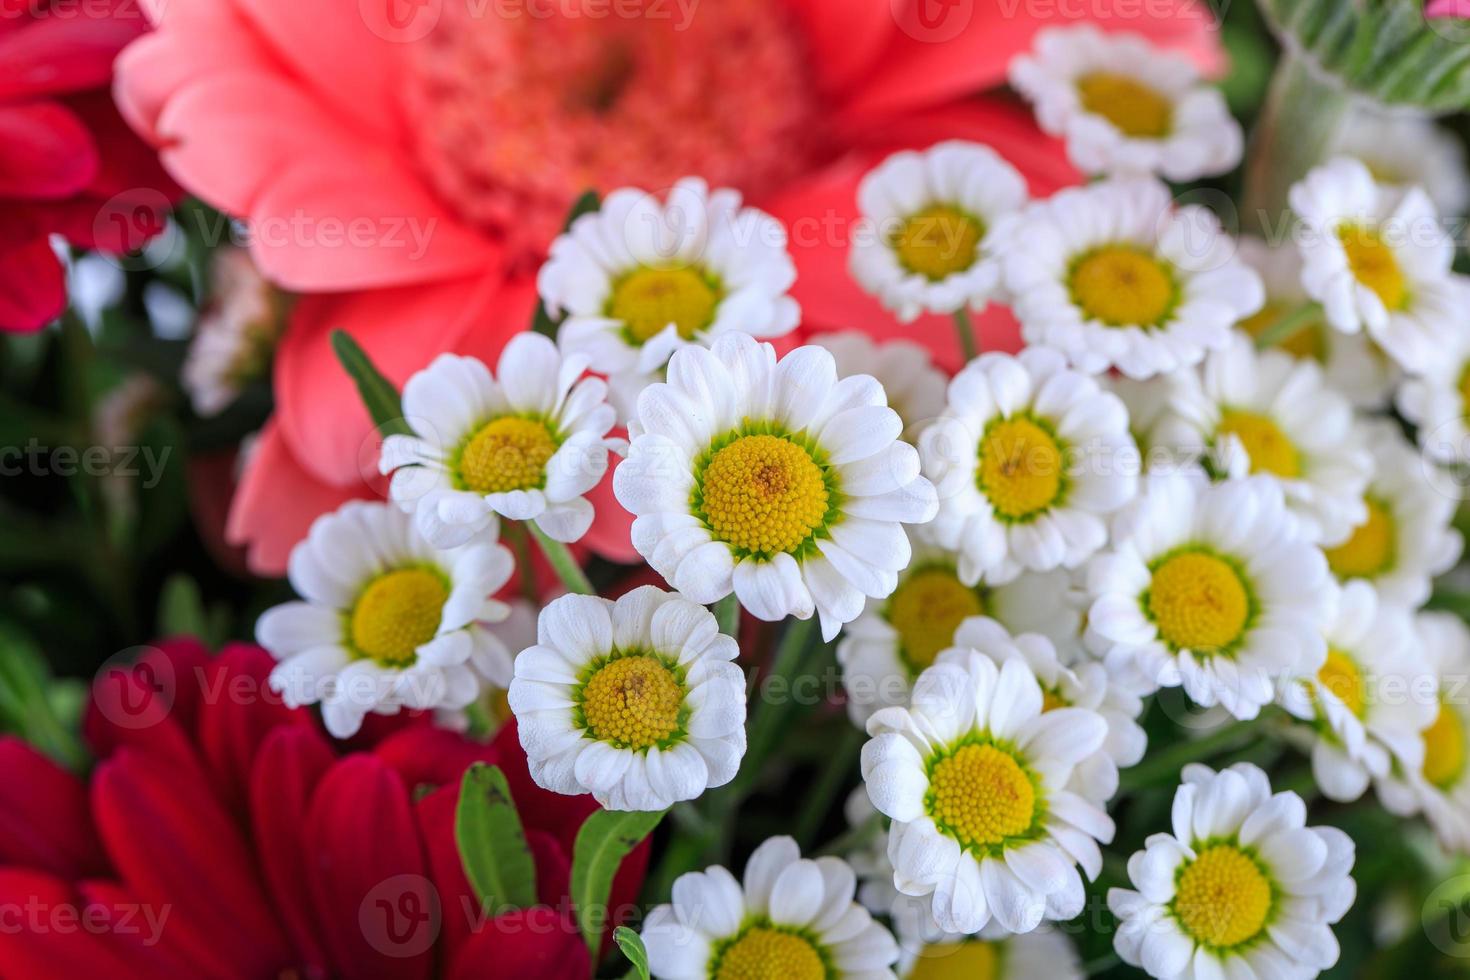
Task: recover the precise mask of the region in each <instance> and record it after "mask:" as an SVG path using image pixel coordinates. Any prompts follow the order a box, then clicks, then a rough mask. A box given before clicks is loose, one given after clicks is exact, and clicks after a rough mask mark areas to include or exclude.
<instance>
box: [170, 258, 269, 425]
mask: <svg viewBox="0 0 1470 980" xmlns="http://www.w3.org/2000/svg"><path fill="white" fill-rule="evenodd" d="M210 278H211V282H210V299H209V303H208V304H207V305H206V306H205V307H204V309H203V310H201V311H200V314H199V322H198V323H197V324H196V325H195V327H194V337H193V339H192V340H191V341H190V342H189V351H188V353H187V354H186V355H185V356H184V364H183V367H182V369H181V370H180V372H179V381H180V382H181V383H182V384H183V386H184V390H185V391H186V392H187V393H188V395H189V402H190V404H192V405H193V406H194V412H195V413H196V414H197V415H199V416H201V417H209V416H213V415H218V414H219V413H220V412H223V411H224V410H225V409H227V408H229V407H230V405H231V404H233V403H234V401H235V399H236V398H238V397H240V392H241V391H242V390H243V389H244V388H245V386H246V385H247V384H248V383H250V382H251V381H254V380H257V379H260V378H264V377H266V375H267V374H268V371H269V368H270V362H271V355H272V354H273V353H274V352H275V347H276V341H277V340H278V339H279V338H280V335H281V331H282V330H283V329H284V328H285V325H286V312H287V307H288V304H287V301H286V297H285V295H284V294H282V293H280V292H278V291H277V290H276V288H275V287H274V286H272V285H271V284H270V283H269V282H267V281H266V279H265V277H264V276H262V275H261V274H260V270H258V269H257V268H256V267H255V263H254V262H252V261H251V260H250V253H249V252H248V251H246V250H245V249H243V248H234V247H225V248H221V249H219V250H217V251H216V252H215V253H214V256H213V257H212V259H211V261H210Z"/></svg>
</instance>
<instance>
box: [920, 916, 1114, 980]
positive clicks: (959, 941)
mask: <svg viewBox="0 0 1470 980" xmlns="http://www.w3.org/2000/svg"><path fill="white" fill-rule="evenodd" d="M892 911H893V928H894V930H895V931H896V932H897V933H898V948H899V954H898V976H899V977H900V978H901V980H1082V978H1083V977H1085V976H1086V975H1087V974H1086V973H1084V972H1083V970H1082V958H1081V957H1080V956H1078V955H1077V947H1076V946H1075V945H1073V943H1072V941H1071V940H1070V939H1068V938H1067V937H1066V936H1065V935H1063V934H1062V932H1061V931H1060V930H1059V929H1057V928H1056V927H1048V926H1039V927H1037V928H1036V930H1035V931H1033V932H1027V933H1022V934H1021V935H1019V936H1017V935H1012V934H1010V933H1008V932H1006V931H1005V930H1004V929H1003V928H1001V926H1000V924H999V923H998V922H996V921H994V920H991V922H990V924H989V925H987V926H986V927H985V928H984V929H982V930H980V932H979V933H978V934H975V935H967V934H965V933H956V932H946V931H944V930H943V929H940V928H939V927H938V925H936V924H935V923H934V922H933V921H932V919H931V918H930V916H929V910H928V909H927V908H926V907H925V903H924V902H923V901H922V900H921V899H915V898H908V897H905V898H903V899H901V900H900V902H899V904H898V905H896V906H895V907H894V908H893V910H892Z"/></svg>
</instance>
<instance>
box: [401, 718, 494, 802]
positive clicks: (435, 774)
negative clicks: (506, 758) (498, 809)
mask: <svg viewBox="0 0 1470 980" xmlns="http://www.w3.org/2000/svg"><path fill="white" fill-rule="evenodd" d="M374 754H376V755H377V757H378V758H379V759H382V760H383V761H384V762H386V763H387V764H388V765H390V766H392V767H393V768H394V769H396V770H397V771H398V774H399V775H400V776H402V777H403V783H404V785H405V786H407V787H408V788H409V789H410V790H416V789H417V788H418V787H420V786H429V787H431V788H435V787H439V786H458V785H459V783H460V781H461V780H462V779H463V778H464V771H465V770H466V769H468V768H469V767H470V765H471V764H472V763H475V762H494V761H495V750H494V749H492V748H491V747H490V746H489V745H487V744H485V743H483V742H476V741H474V740H473V739H469V738H466V737H465V736H463V735H461V734H459V733H458V732H452V731H449V730H448V729H445V728H435V727H434V726H432V725H428V724H420V725H412V726H409V727H407V728H404V729H402V730H401V731H399V732H398V733H397V734H395V735H391V736H389V737H388V738H386V739H384V740H383V741H382V742H381V743H379V744H378V747H377V748H376V749H375V750H374Z"/></svg>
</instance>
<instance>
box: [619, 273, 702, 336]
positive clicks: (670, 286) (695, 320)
mask: <svg viewBox="0 0 1470 980" xmlns="http://www.w3.org/2000/svg"><path fill="white" fill-rule="evenodd" d="M719 303H720V290H719V289H718V287H716V286H714V285H712V284H711V283H710V282H709V280H708V279H706V278H705V277H704V276H702V275H700V274H699V272H698V271H696V270H694V269H690V268H671V269H648V268H645V269H638V270H637V271H635V272H631V273H629V274H628V275H626V276H624V277H623V278H622V279H621V280H620V281H619V282H618V283H617V285H615V286H614V287H613V294H612V299H611V300H610V301H609V302H608V310H607V312H608V316H610V317H612V318H613V319H614V320H621V321H622V322H623V323H624V325H626V327H627V330H628V333H629V335H630V336H631V337H632V339H633V340H634V341H635V342H636V343H639V344H641V343H643V342H644V341H645V340H648V339H649V338H650V337H655V336H657V335H658V334H660V333H662V332H663V331H664V329H665V328H666V327H668V325H669V324H671V323H672V324H673V325H674V329H676V330H678V331H679V336H680V337H683V338H684V339H685V340H693V339H694V335H695V334H697V333H698V332H699V331H701V330H703V329H704V328H705V327H707V326H709V325H710V323H711V322H713V320H714V318H715V307H716V306H718V305H719Z"/></svg>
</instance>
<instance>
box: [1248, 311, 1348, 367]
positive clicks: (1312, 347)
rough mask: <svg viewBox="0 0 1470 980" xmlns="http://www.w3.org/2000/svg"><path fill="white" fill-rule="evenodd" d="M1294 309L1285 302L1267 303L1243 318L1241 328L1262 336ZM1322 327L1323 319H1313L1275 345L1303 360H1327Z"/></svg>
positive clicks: (1252, 334)
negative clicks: (1267, 329) (1257, 311)
mask: <svg viewBox="0 0 1470 980" xmlns="http://www.w3.org/2000/svg"><path fill="white" fill-rule="evenodd" d="M1292 309H1293V308H1292V307H1290V306H1288V305H1286V304H1285V303H1267V304H1266V305H1265V306H1263V307H1262V308H1261V311H1260V312H1259V313H1257V314H1255V315H1254V316H1249V317H1246V318H1245V319H1244V320H1241V321H1240V329H1242V330H1244V331H1245V332H1246V333H1248V334H1250V335H1251V336H1252V337H1260V336H1261V334H1263V333H1265V332H1266V328H1267V327H1269V326H1271V325H1273V324H1274V323H1276V322H1277V321H1278V320H1280V319H1281V318H1282V317H1284V316H1286V315H1287V314H1288V313H1291V312H1292ZM1322 329H1323V328H1322V321H1321V320H1313V321H1312V322H1310V323H1308V324H1307V325H1306V326H1304V327H1302V328H1301V329H1300V330H1298V331H1297V332H1296V333H1294V334H1292V335H1291V336H1290V337H1287V338H1286V339H1285V340H1282V341H1278V342H1277V343H1276V345H1275V346H1276V347H1278V348H1280V349H1281V350H1284V351H1286V352H1287V353H1288V354H1290V355H1291V356H1292V357H1295V358H1298V359H1300V360H1303V361H1307V360H1311V361H1323V360H1326V358H1327V351H1326V350H1325V349H1324V348H1325V344H1324V343H1323V333H1322Z"/></svg>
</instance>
